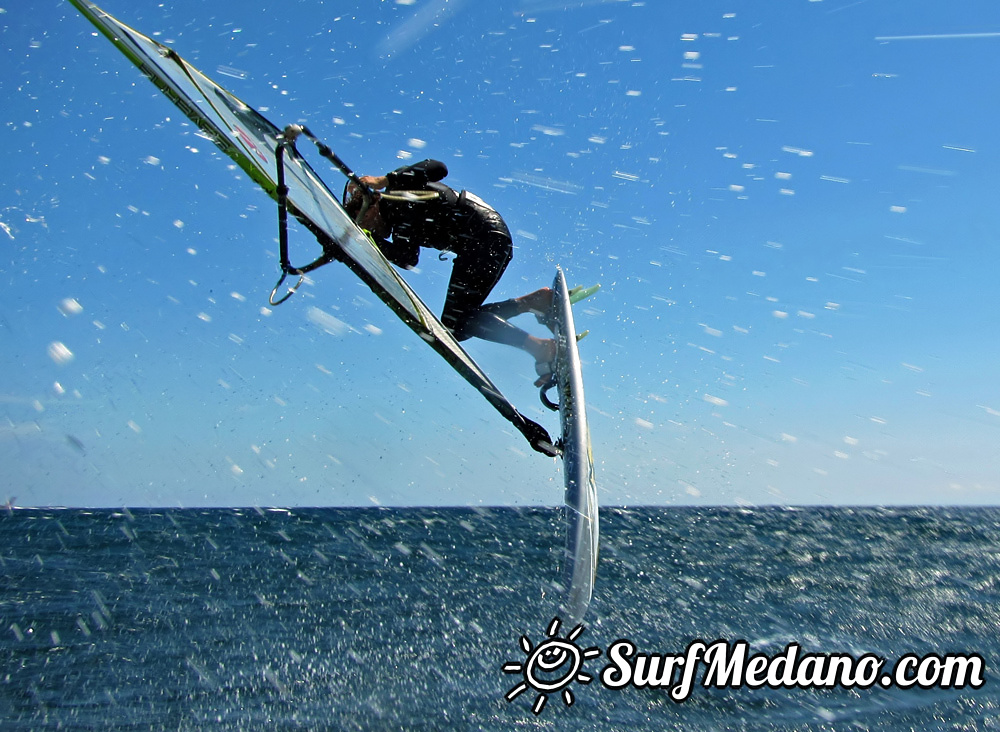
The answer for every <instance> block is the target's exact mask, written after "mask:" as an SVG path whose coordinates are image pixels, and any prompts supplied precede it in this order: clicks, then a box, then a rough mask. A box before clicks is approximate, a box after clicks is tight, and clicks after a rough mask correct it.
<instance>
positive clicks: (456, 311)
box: [378, 160, 527, 347]
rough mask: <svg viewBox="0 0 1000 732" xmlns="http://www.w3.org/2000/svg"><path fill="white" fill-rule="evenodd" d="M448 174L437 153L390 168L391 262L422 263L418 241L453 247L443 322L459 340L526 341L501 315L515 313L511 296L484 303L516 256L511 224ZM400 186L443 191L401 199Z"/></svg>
mask: <svg viewBox="0 0 1000 732" xmlns="http://www.w3.org/2000/svg"><path fill="white" fill-rule="evenodd" d="M446 175H448V168H447V166H446V165H445V164H444V163H442V162H440V161H438V160H424V161H422V162H419V163H416V164H414V165H406V166H404V167H402V168H398V169H397V170H394V171H392V172H391V173H388V174H387V175H386V178H387V179H388V185H387V186H386V190H385V192H386V193H387V194H389V195H387V196H383V197H382V198H381V199H380V200H379V204H378V206H379V212H380V213H381V215H382V219H383V220H384V221H385V223H386V224H387V225H388V226H389V227H390V228H391V236H392V240H391V241H385V240H382V241H379V242H378V244H379V248H380V249H381V250H382V253H383V254H385V256H386V258H387V259H389V261H391V262H392V263H393V264H396V265H397V266H400V267H407V268H409V267H413V266H415V265H416V264H417V261H418V260H419V258H420V247H430V248H433V249H440V250H442V251H449V252H453V253H454V254H455V261H454V264H453V269H452V273H451V281H450V282H449V283H448V294H447V296H446V298H445V302H444V310H443V311H442V313H441V322H442V323H444V325H445V326H446V327H447V328H448V329H449V330H451V331H452V333H454V335H455V337H456V338H457V339H458V340H460V341H461V340H465V339H466V338H470V337H473V336H475V337H477V338H485V339H486V340H490V341H497V342H500V343H507V344H509V345H512V346H517V347H520V346H522V345H523V344H524V339H525V337H526V336H527V334H526V333H525V332H524V331H522V330H521V329H520V328H517V327H516V326H513V325H511V324H510V323H508V322H507V321H506V320H505V319H504V318H503V317H501V314H503V315H507V314H508V313H509V312H510V310H511V307H510V303H511V302H512V301H504V302H503V303H495V304H493V305H486V306H484V305H483V303H484V302H485V300H486V297H487V296H488V295H489V294H490V292H491V291H492V290H493V288H494V287H495V286H496V284H497V282H499V281H500V276H501V275H502V274H503V273H504V270H505V269H507V265H508V264H509V263H510V260H511V257H512V256H513V245H512V243H511V236H510V230H509V229H508V228H507V224H505V223H504V220H503V219H502V218H501V217H500V214H498V213H497V212H496V211H494V210H493V209H492V208H491V207H490V206H489V205H487V204H486V203H485V202H484V201H482V200H481V199H480V198H478V197H477V196H474V195H472V194H470V193H467V192H466V191H462V192H457V191H455V190H454V189H452V188H449V187H448V186H446V185H445V184H443V183H441V182H439V181H441V180H442V179H443V178H444V177H445V176H446ZM400 191H434V192H435V193H437V194H438V196H437V197H436V198H434V199H431V200H413V201H401V200H399V197H398V192H400ZM393 193H396V194H397V195H396V196H393V195H392V194H393Z"/></svg>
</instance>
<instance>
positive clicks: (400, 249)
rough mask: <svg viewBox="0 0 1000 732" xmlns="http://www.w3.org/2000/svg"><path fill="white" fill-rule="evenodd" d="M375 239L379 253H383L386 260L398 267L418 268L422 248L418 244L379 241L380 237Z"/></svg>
mask: <svg viewBox="0 0 1000 732" xmlns="http://www.w3.org/2000/svg"><path fill="white" fill-rule="evenodd" d="M373 239H374V240H375V243H376V244H377V245H378V248H379V251H381V252H382V254H384V255H385V258H386V259H388V260H389V261H390V262H392V263H393V264H395V265H396V266H397V267H402V268H403V269H412V268H413V267H416V266H417V262H419V261H420V247H419V246H417V245H416V244H410V243H409V242H405V243H404V242H397V241H387V240H385V239H379V238H378V237H373Z"/></svg>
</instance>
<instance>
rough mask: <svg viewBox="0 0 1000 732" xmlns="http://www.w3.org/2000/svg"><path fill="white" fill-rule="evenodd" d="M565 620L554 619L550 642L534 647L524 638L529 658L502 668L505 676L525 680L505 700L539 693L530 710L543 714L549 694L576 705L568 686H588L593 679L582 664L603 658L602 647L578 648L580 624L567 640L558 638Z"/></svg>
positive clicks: (522, 645)
mask: <svg viewBox="0 0 1000 732" xmlns="http://www.w3.org/2000/svg"><path fill="white" fill-rule="evenodd" d="M561 624H562V621H561V620H559V618H553V619H552V622H551V623H549V629H548V631H547V632H546V635H547V636H548V639H547V640H544V641H542V642H541V643H539V644H538V645H537V646H534V647H532V644H531V640H529V638H528V636H526V635H522V636H521V650H522V651H524V653H525V655H527V657H528V658H527V660H526V661H525V662H524V663H516V662H515V663H506V664H504V666H503V672H504V673H505V674H521V675H522V676H524V680H523V681H522V682H521V683H519V684H518V685H517V686H515V687H513V688H512V689H511V690H510V691H508V692H507V695H506V696H505V697H504V698H505V699H506V700H507V701H508V702H512V701H514V699H516V698H517V697H518V696H520V695H521V694H522V693H523V692H525V691H527V690H528V689H533V690H535V691H537V692H538V698H537V699H535V704H534V706H533V707H532V708H531V711H532V712H534V713H535V714H536V715H538V714H541V712H542V709H544V708H545V703H546V702H547V701H548V699H549V696H548V695H549V694H555V693H557V692H560V691H561V692H562V698H563V703H565V704H566V706H568V707H570V706H573V702H574V701H575V699H574V698H573V692H572V691H570V690H569V689H568V688H567V687H568V686H569V685H570V684H572V683H573V682H574V681H576V682H577V683H579V684H589V683H590V682H591V681H592V680H593V677H592V676H590V674H586V673H583V672H582V671H581V669H582V667H583V662H584V661H585V660H586V659H588V658H596V657H597V656H600V655H601V649H600V648H588V649H586V650H583V649H582V648H580V647H579V646H578V645H576V639H577V638H579V637H580V634H581V633H583V630H584V628H583V626H582V625H578V626H576V627H575V628H573V630H572V631H570V633H569V635H567V636H566V638H560V637H559V627H560V625H561Z"/></svg>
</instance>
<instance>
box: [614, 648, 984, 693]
mask: <svg viewBox="0 0 1000 732" xmlns="http://www.w3.org/2000/svg"><path fill="white" fill-rule="evenodd" d="M636 650H637V649H636V647H635V644H633V643H632V642H631V641H628V640H619V641H616V642H615V643H613V644H612V645H611V646H610V647H609V648H608V650H607V657H608V660H609V661H610V663H608V665H607V666H605V667H604V669H603V670H602V671H601V683H602V684H603V685H604V686H606V687H607V688H609V689H621V688H623V687H625V686H629V685H631V686H635V687H636V688H644V687H652V688H663V689H667V690H668V693H669V695H670V698H671V699H673V700H674V701H675V702H678V703H680V702H683V701H685V700H686V699H687V698H688V697H690V696H691V693H692V692H693V690H694V687H695V685H696V684H699V683H700V685H701V686H702V687H704V688H711V687H715V688H738V687H746V688H749V689H760V688H764V687H768V688H772V689H792V688H795V689H822V688H834V687H842V688H848V689H867V688H870V687H873V686H880V687H883V688H890V687H898V688H903V689H909V688H919V689H931V688H935V689H964V688H966V687H971V688H973V689H978V688H979V687H981V686H982V685H983V683H984V680H983V675H984V672H985V662H984V661H983V657H982V656H981V655H979V654H975V653H973V654H964V655H963V654H947V655H938V654H935V653H928V654H926V655H923V656H919V655H917V654H912V653H911V654H907V655H904V656H902V657H901V658H899V660H897V661H896V662H895V663H894V664H891V665H888V666H887V661H886V659H884V658H881V657H880V656H877V655H875V654H873V653H865V654H862V655H860V656H858V657H854V656H852V655H850V654H846V653H807V652H803V650H802V648H801V646H800V645H799V644H798V643H789V644H788V645H787V646H785V650H784V651H783V652H781V653H778V654H776V655H773V656H769V655H766V654H763V653H755V654H752V655H751V653H750V644H749V643H748V642H747V641H734V642H729V641H726V640H717V641H715V642H713V643H705V642H704V641H701V640H695V641H692V642H691V643H689V644H688V647H687V649H686V650H685V652H684V653H683V654H679V655H671V654H643V653H637V652H636Z"/></svg>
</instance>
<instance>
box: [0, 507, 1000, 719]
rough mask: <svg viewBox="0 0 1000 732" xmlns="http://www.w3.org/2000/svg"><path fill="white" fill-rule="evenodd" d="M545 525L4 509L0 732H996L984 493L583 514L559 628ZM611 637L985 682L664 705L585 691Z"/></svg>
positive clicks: (472, 514) (994, 527)
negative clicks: (915, 663)
mask: <svg viewBox="0 0 1000 732" xmlns="http://www.w3.org/2000/svg"><path fill="white" fill-rule="evenodd" d="M560 517H561V512H559V511H557V510H549V509H513V508H497V509H485V510H484V509H464V508H448V509H428V508H418V509H382V508H371V509H295V510H268V509H167V510H159V509H153V510H150V509H145V510H135V509H133V510H78V509H61V510H49V509H44V510H30V509H14V510H9V511H6V512H3V513H2V514H0V570H2V579H0V729H3V730H35V729H101V730H148V729H152V730H204V729H211V730H306V729H315V730H438V729H441V730H509V729H552V730H868V729H870V730H987V729H998V728H1000V685H998V682H997V678H996V674H995V669H996V668H997V664H998V662H1000V641H998V632H997V631H998V628H1000V509H957V508H893V509H878V508H806V509H782V508H764V509H745V510H744V509H729V508H659V507H658V508H634V509H615V508H612V509H605V510H604V511H603V512H602V515H601V520H602V526H601V528H602V544H601V561H600V565H599V574H598V584H597V589H596V593H595V596H594V600H593V603H592V605H591V608H590V611H589V612H588V614H587V616H586V617H585V618H584V620H583V622H582V623H581V626H582V627H581V628H579V629H574V628H569V627H565V626H560V625H558V624H556V625H553V624H552V621H553V617H554V616H555V615H556V614H557V612H558V606H559V591H558V587H557V586H555V585H554V582H556V581H557V580H558V579H559V572H558V565H559V561H560V556H561V550H562V543H563V527H562V524H561V519H560ZM573 630H576V633H575V635H573V641H572V642H573V644H575V645H576V646H577V647H579V648H580V649H587V648H597V649H600V650H601V651H602V654H601V655H600V657H588V658H587V659H586V661H585V662H583V663H582V664H580V665H579V669H580V672H581V674H580V676H589V677H590V679H591V680H590V682H589V683H585V682H584V681H583V680H581V678H580V676H577V677H576V678H575V680H574V679H570V681H572V683H571V684H570V683H568V684H566V685H564V686H563V688H562V691H560V692H559V693H555V692H553V693H546V692H545V691H544V690H543V691H541V692H540V691H539V690H538V689H536V688H533V687H532V688H528V689H527V690H526V691H525V692H524V693H521V694H519V695H517V696H515V698H513V699H512V700H511V701H507V700H506V698H505V697H506V696H507V695H508V692H510V691H511V690H512V689H513V688H515V687H516V686H517V684H518V681H519V680H520V681H523V680H524V679H525V678H526V676H524V675H523V674H521V675H519V674H518V673H516V672H509V673H505V672H504V670H503V669H504V666H505V665H508V666H509V665H511V664H514V665H515V666H516V665H517V664H521V665H522V666H526V664H525V661H526V660H527V658H528V654H529V651H530V650H532V649H534V648H537V647H538V646H539V645H541V644H542V643H543V642H545V641H546V639H551V638H554V637H564V638H568V637H569V635H570V633H571V631H573ZM522 636H524V637H525V641H522V640H521V638H522ZM620 639H628V640H629V641H631V642H632V644H633V645H634V647H635V648H636V649H639V651H640V652H641V653H645V654H647V655H648V654H679V653H682V652H683V651H684V650H685V648H687V647H688V644H689V643H691V642H692V641H693V640H696V639H702V640H705V641H714V640H718V639H724V640H726V641H729V642H735V641H739V640H745V641H747V642H748V643H749V644H750V647H751V648H752V649H753V651H754V652H759V653H763V654H766V655H775V656H777V655H779V654H781V653H782V652H783V651H784V650H785V649H787V647H788V646H789V644H798V645H799V646H801V648H802V649H803V651H809V652H812V653H820V654H832V653H837V654H850V655H851V656H852V657H854V658H860V657H862V656H863V655H864V654H874V655H876V656H878V657H879V658H884V659H889V660H890V661H891V660H893V659H898V658H900V657H902V656H904V655H906V654H917V655H918V656H920V657H925V656H927V654H936V655H944V654H950V653H959V654H966V655H970V654H973V655H978V656H979V657H981V658H982V661H983V664H984V669H985V674H984V676H985V679H984V681H985V683H984V684H982V685H980V686H979V688H977V689H974V688H971V687H970V686H966V687H965V688H940V687H933V688H918V687H916V686H914V687H911V688H898V687H896V686H893V687H890V688H884V687H883V686H880V685H876V686H874V687H871V688H858V687H856V686H852V687H849V688H845V687H842V686H837V687H834V688H800V687H792V688H769V687H761V688H748V687H747V686H738V687H735V688H703V687H697V688H694V689H693V691H692V693H691V694H690V696H689V697H688V698H687V699H686V701H683V703H678V702H676V701H673V700H672V698H671V697H670V696H669V694H668V693H667V690H666V688H665V687H656V686H646V687H643V688H640V687H638V686H635V685H632V686H626V687H625V688H618V689H615V688H609V687H606V686H604V685H603V684H602V683H601V671H602V668H603V667H604V666H605V665H607V664H608V663H609V661H608V656H607V650H608V648H609V647H610V646H611V645H612V644H614V643H615V642H616V641H617V640H620ZM522 644H523V645H522ZM565 692H569V694H565ZM570 695H571V696H570ZM539 696H545V697H546V700H547V701H546V703H545V706H544V707H542V708H541V710H540V711H539V713H538V714H535V713H534V711H533V708H534V705H535V703H536V701H537V698H538V697H539ZM567 700H569V701H572V703H571V704H567Z"/></svg>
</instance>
